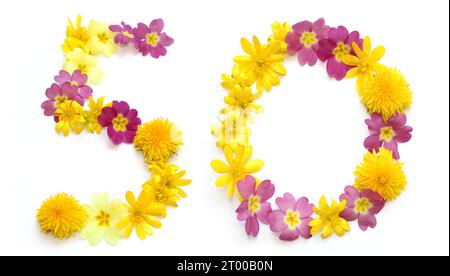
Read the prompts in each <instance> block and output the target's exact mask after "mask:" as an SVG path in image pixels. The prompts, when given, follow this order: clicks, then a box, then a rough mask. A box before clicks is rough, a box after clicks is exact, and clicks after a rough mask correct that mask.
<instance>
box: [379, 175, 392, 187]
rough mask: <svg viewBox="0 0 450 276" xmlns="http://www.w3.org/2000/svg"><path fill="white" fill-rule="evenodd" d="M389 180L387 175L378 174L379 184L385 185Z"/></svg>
mask: <svg viewBox="0 0 450 276" xmlns="http://www.w3.org/2000/svg"><path fill="white" fill-rule="evenodd" d="M388 180H389V179H388V177H387V176H385V175H378V176H377V182H378V185H380V186H385V185H386V183H387V182H388Z"/></svg>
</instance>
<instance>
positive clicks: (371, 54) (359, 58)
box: [342, 36, 385, 91]
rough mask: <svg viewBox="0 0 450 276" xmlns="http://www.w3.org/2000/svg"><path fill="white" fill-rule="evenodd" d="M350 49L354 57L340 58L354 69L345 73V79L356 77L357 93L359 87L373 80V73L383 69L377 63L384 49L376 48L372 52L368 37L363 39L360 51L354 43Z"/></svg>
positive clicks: (381, 47)
mask: <svg viewBox="0 0 450 276" xmlns="http://www.w3.org/2000/svg"><path fill="white" fill-rule="evenodd" d="M352 48H353V51H354V52H355V54H356V56H354V55H345V56H343V57H342V62H343V63H345V64H347V65H348V66H351V67H354V68H352V69H350V70H349V71H348V72H347V75H346V76H345V77H346V78H349V79H350V78H355V77H358V79H357V82H356V87H357V90H358V91H359V90H360V87H361V85H362V84H364V83H365V82H366V81H367V80H369V79H371V78H373V76H374V75H375V72H377V71H378V70H379V69H380V68H382V67H383V66H382V65H381V64H379V63H378V61H379V60H380V59H381V58H382V57H383V56H384V52H385V49H384V47H383V46H377V47H375V49H373V51H372V44H371V42H370V37H368V36H366V37H365V38H364V42H363V49H362V50H361V48H359V46H358V44H356V43H355V42H352Z"/></svg>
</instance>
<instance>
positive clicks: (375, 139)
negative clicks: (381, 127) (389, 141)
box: [364, 134, 383, 152]
mask: <svg viewBox="0 0 450 276" xmlns="http://www.w3.org/2000/svg"><path fill="white" fill-rule="evenodd" d="M382 144H383V142H382V141H381V140H380V135H378V134H372V135H370V136H369V137H367V138H366V139H365V140H364V147H365V148H366V149H367V150H369V151H370V152H372V151H373V150H375V151H376V152H378V148H379V147H381V145H382Z"/></svg>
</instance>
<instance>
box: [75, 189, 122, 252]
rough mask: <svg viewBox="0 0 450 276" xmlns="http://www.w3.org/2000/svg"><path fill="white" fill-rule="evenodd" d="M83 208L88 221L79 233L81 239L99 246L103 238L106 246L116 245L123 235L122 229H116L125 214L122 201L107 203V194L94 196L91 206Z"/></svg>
mask: <svg viewBox="0 0 450 276" xmlns="http://www.w3.org/2000/svg"><path fill="white" fill-rule="evenodd" d="M85 208H86V209H87V211H88V216H89V220H88V223H87V224H86V226H85V227H84V228H83V229H82V230H81V232H80V236H81V238H82V239H85V240H88V241H89V244H90V245H97V244H99V243H100V242H101V241H102V239H103V238H104V239H105V241H106V242H107V243H108V244H110V245H116V244H117V243H118V242H119V239H121V238H122V237H123V235H124V231H123V229H119V228H118V227H117V222H118V221H119V220H120V219H121V218H122V217H123V215H124V214H125V212H126V209H125V208H124V206H123V203H122V201H120V200H118V199H117V200H113V201H109V195H108V193H103V194H94V195H93V196H92V201H91V205H87V206H86V207H85Z"/></svg>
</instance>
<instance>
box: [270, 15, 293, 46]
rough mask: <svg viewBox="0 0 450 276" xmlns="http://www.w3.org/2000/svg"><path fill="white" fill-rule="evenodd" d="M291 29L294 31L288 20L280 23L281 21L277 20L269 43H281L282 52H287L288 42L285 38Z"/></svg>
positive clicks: (273, 25)
mask: <svg viewBox="0 0 450 276" xmlns="http://www.w3.org/2000/svg"><path fill="white" fill-rule="evenodd" d="M290 31H292V27H291V25H289V24H288V23H286V22H284V23H283V24H280V22H278V21H275V22H274V23H273V24H272V34H271V35H270V36H269V39H268V41H269V43H279V44H280V52H281V53H287V43H286V41H285V38H286V35H287V34H288V33H289V32H290Z"/></svg>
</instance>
